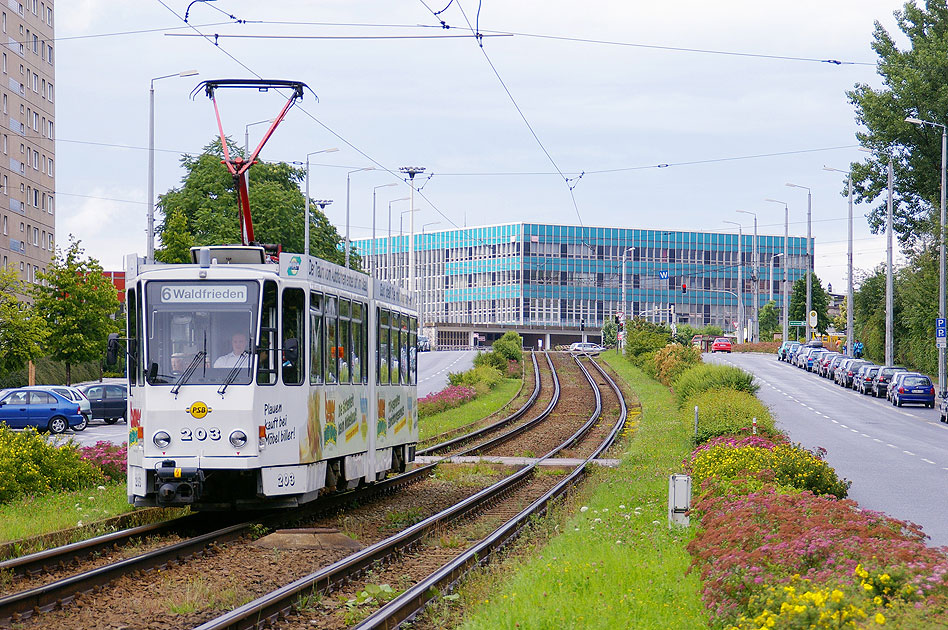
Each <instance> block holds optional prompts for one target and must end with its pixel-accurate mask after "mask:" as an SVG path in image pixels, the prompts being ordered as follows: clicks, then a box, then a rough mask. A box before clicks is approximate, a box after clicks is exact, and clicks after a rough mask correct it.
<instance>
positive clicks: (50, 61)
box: [46, 44, 53, 65]
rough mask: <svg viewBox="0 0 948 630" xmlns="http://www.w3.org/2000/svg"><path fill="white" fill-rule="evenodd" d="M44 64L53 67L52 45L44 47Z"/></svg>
mask: <svg viewBox="0 0 948 630" xmlns="http://www.w3.org/2000/svg"><path fill="white" fill-rule="evenodd" d="M46 63H48V64H49V65H53V46H52V44H47V45H46Z"/></svg>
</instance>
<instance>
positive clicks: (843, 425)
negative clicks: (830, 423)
mask: <svg viewBox="0 0 948 630" xmlns="http://www.w3.org/2000/svg"><path fill="white" fill-rule="evenodd" d="M839 426H841V427H843V428H844V429H848V428H849V427H847V426H846V425H845V424H841V425H839Z"/></svg>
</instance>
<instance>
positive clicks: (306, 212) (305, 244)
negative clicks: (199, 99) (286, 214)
mask: <svg viewBox="0 0 948 630" xmlns="http://www.w3.org/2000/svg"><path fill="white" fill-rule="evenodd" d="M263 122H266V121H263ZM251 124H256V123H251ZM338 150H339V149H337V148H335V147H333V148H332V149H321V150H319V151H313V152H312V153H307V154H306V202H305V204H304V206H305V207H304V209H303V214H304V215H305V216H304V217H303V225H304V226H305V227H304V228H303V253H304V254H306V255H307V256H309V224H310V216H309V156H311V155H316V154H317V153H335V152H336V151H338ZM316 203H318V204H320V209H322V210H325V209H326V206H328V205H329V204H331V203H332V201H317V202H316ZM307 264H309V263H307ZM306 273H309V271H307V272H306Z"/></svg>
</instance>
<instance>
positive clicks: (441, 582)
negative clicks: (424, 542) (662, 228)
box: [356, 360, 628, 630]
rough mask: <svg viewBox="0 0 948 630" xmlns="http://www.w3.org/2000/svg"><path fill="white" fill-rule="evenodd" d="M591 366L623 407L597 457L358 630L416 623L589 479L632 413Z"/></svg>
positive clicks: (615, 386)
mask: <svg viewBox="0 0 948 630" xmlns="http://www.w3.org/2000/svg"><path fill="white" fill-rule="evenodd" d="M590 362H591V363H592V364H593V365H595V366H596V369H598V370H599V372H600V374H602V375H603V376H604V377H605V379H606V381H607V382H608V383H609V384H610V385H611V387H612V389H613V391H614V392H615V393H616V397H617V398H618V400H619V405H620V413H619V418H618V420H617V421H616V424H615V426H614V427H613V429H612V431H610V432H609V435H608V436H607V437H606V439H605V440H603V442H602V443H601V444H600V445H599V446H598V447H597V448H596V449H595V451H594V452H593V454H592V455H590V456H589V457H588V458H586V460H585V462H584V463H583V464H582V465H580V466H578V467H577V468H576V470H574V471H573V472H572V473H571V474H570V475H568V476H567V477H566V478H565V479H563V480H562V481H561V482H560V483H558V484H557V485H556V486H554V487H553V488H551V489H550V490H549V491H547V492H546V493H545V494H544V495H543V496H542V497H540V498H539V499H537V500H536V501H535V502H533V503H532V504H531V505H530V506H529V507H527V508H526V509H524V510H523V511H522V512H520V513H519V514H518V515H517V516H515V517H514V518H512V519H511V520H509V521H507V523H505V524H504V525H502V526H501V527H499V528H497V529H496V530H495V531H494V532H493V533H491V534H490V535H489V536H487V537H486V538H484V539H483V540H482V541H481V542H479V543H477V544H476V545H474V546H473V547H471V548H470V549H468V550H466V551H464V552H462V553H461V554H460V555H458V556H457V557H456V558H455V559H454V560H452V561H450V562H448V563H447V564H445V565H443V566H442V567H441V568H440V569H438V570H437V571H435V572H434V573H432V574H431V575H430V576H428V577H427V578H425V579H424V580H422V581H420V582H418V583H417V584H415V585H414V586H412V587H411V588H409V589H408V590H407V591H405V592H404V593H402V594H401V595H399V596H398V597H396V598H395V599H394V600H392V601H391V602H389V603H388V604H386V605H385V606H383V607H382V608H380V609H379V610H377V611H376V612H375V613H373V614H372V615H370V616H369V617H367V618H366V619H365V620H363V621H362V623H360V624H359V625H357V626H356V629H357V630H370V629H375V628H394V627H397V626H398V625H399V624H401V623H402V622H403V621H406V620H410V619H413V618H414V617H415V615H417V614H418V613H419V612H420V611H421V610H422V609H423V608H424V607H425V606H426V605H427V603H428V601H430V600H431V599H432V598H433V597H435V596H436V594H438V593H445V592H448V591H450V590H451V589H452V588H453V587H454V585H455V584H456V583H457V581H458V580H459V579H461V577H463V576H464V575H465V574H466V573H467V572H468V571H470V570H471V569H472V568H474V567H475V566H479V565H483V564H486V563H487V562H489V561H490V558H491V555H492V554H493V553H494V552H495V551H497V550H499V549H501V548H502V547H503V546H504V545H505V544H506V543H507V542H508V541H510V540H512V539H513V538H515V537H516V536H517V535H519V533H520V531H521V530H523V528H524V527H526V526H527V524H529V522H530V521H531V519H532V518H533V517H534V516H537V515H541V516H542V515H543V514H545V513H546V511H547V509H548V507H549V504H550V502H551V501H553V500H554V499H556V498H557V497H559V496H560V495H562V494H564V493H565V492H566V491H567V490H568V489H569V488H570V487H572V486H573V485H575V484H576V483H578V482H579V481H580V480H581V479H582V478H583V477H584V476H585V475H586V471H587V469H588V467H589V462H591V461H592V460H593V459H595V458H597V457H598V456H599V455H600V454H602V453H603V452H604V451H605V450H606V449H607V448H609V446H611V445H612V443H613V442H614V441H615V438H616V436H617V435H618V434H619V431H621V430H622V427H623V426H624V425H625V419H626V416H627V413H628V410H627V408H626V405H625V400H624V399H623V397H622V392H621V391H620V390H619V387H618V385H616V383H615V381H613V380H612V378H611V377H609V375H608V374H606V372H605V371H604V370H603V369H602V368H601V367H599V365H598V364H596V363H595V361H592V360H590Z"/></svg>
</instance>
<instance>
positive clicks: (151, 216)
mask: <svg viewBox="0 0 948 630" xmlns="http://www.w3.org/2000/svg"><path fill="white" fill-rule="evenodd" d="M197 73H198V71H197V70H185V71H184V72H178V73H175V74H165V75H162V76H160V77H155V78H153V79H152V80H151V85H150V87H149V89H148V243H147V244H146V247H145V257H146V258H145V260H147V261H148V262H149V263H153V262H155V81H159V80H161V79H170V78H171V77H193V76H194V75H196V74H197Z"/></svg>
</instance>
